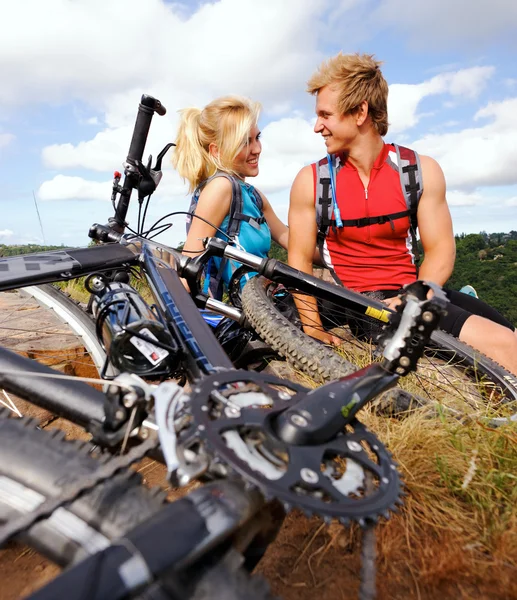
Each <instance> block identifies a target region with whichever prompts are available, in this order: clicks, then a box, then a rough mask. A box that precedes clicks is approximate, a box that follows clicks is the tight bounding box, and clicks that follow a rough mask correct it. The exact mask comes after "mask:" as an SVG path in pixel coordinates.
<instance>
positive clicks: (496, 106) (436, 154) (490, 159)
mask: <svg viewBox="0 0 517 600" xmlns="http://www.w3.org/2000/svg"><path fill="white" fill-rule="evenodd" d="M476 116H477V118H478V120H480V119H482V118H489V119H490V122H489V123H487V124H486V125H484V126H481V127H471V128H468V129H464V130H463V131H458V132H454V133H452V132H451V133H447V134H444V135H427V136H424V137H422V138H420V139H418V140H416V141H414V142H412V144H411V145H412V146H413V147H414V148H415V149H416V150H418V151H419V152H421V153H422V154H429V155H430V156H432V157H433V158H435V159H436V160H437V161H438V162H439V163H440V165H441V166H442V169H443V170H444V173H445V176H446V179H447V185H448V188H449V189H474V188H476V187H478V186H503V185H514V184H517V169H516V168H515V165H517V144H516V143H515V133H514V132H515V129H516V127H517V98H510V99H507V100H504V101H502V102H492V103H490V104H488V105H487V106H485V107H484V108H482V109H481V110H479V111H478V113H477V115H476Z"/></svg>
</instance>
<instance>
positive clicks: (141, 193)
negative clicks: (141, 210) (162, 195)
mask: <svg viewBox="0 0 517 600" xmlns="http://www.w3.org/2000/svg"><path fill="white" fill-rule="evenodd" d="M150 161H151V158H150V160H149V164H150ZM135 164H136V167H137V169H138V172H139V173H140V181H139V182H138V201H139V202H140V203H141V202H142V201H143V199H144V198H145V197H146V196H150V195H151V194H152V193H153V192H154V191H155V190H156V186H157V183H156V182H155V181H154V178H153V177H152V175H151V172H150V171H149V169H148V168H147V167H146V166H145V165H144V164H143V163H141V162H140V161H139V160H136V161H135ZM160 176H161V173H160Z"/></svg>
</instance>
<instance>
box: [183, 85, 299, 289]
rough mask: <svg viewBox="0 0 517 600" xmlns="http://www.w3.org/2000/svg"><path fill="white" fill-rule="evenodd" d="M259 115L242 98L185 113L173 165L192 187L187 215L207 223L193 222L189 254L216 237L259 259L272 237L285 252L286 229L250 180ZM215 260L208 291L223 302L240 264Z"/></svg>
mask: <svg viewBox="0 0 517 600" xmlns="http://www.w3.org/2000/svg"><path fill="white" fill-rule="evenodd" d="M259 113H260V104H259V103H258V102H253V101H252V100H249V99H248V98H243V97H239V96H224V97H222V98H217V99H216V100H213V101H212V102H210V104H207V106H205V108H203V109H202V110H201V109H198V108H186V109H184V110H182V111H181V120H180V125H179V129H178V136H177V140H176V150H175V152H174V156H173V160H172V162H173V166H174V167H175V168H176V170H177V171H178V173H179V174H180V175H181V176H182V177H183V178H184V179H185V180H187V181H188V182H189V184H190V192H192V193H193V196H192V202H191V205H190V210H189V212H193V213H194V214H195V215H197V216H199V217H202V219H205V220H206V221H204V220H201V219H200V218H195V217H193V218H189V220H188V223H187V232H188V234H187V240H186V242H185V246H184V249H183V252H184V253H185V254H188V255H189V256H195V255H196V254H198V253H200V252H202V251H203V246H202V242H201V240H202V239H203V238H206V237H212V236H216V237H220V238H221V239H224V240H225V241H227V240H228V236H230V237H232V238H233V239H234V241H235V243H236V244H237V245H238V246H240V247H241V248H242V249H243V250H246V251H247V252H251V253H253V254H255V255H257V256H261V257H266V256H267V253H268V252H269V249H270V246H271V238H273V240H275V241H276V242H277V243H278V244H280V245H281V246H282V247H283V248H287V241H288V232H289V230H288V228H287V227H286V226H285V225H284V224H283V223H282V222H281V221H280V219H279V218H278V217H277V216H276V214H275V212H274V210H273V208H272V207H271V204H270V203H269V202H268V200H267V198H266V197H265V196H264V194H262V193H261V192H260V191H259V190H257V189H256V188H255V187H253V186H252V185H250V184H249V183H247V181H246V179H247V178H248V177H256V176H257V175H258V173H259V159H260V153H261V151H262V144H261V142H260V130H259V128H258V117H259ZM207 221H208V222H207ZM216 228H219V229H220V230H221V231H222V232H224V233H221V232H220V231H218V230H217V229H216ZM211 261H212V264H209V265H208V266H207V273H206V275H207V276H206V280H205V290H207V291H208V289H209V290H210V293H211V295H212V296H213V297H214V298H219V299H220V298H221V297H222V294H223V291H224V289H225V287H226V286H227V285H228V283H229V281H230V279H231V277H232V275H233V273H234V272H235V270H236V269H237V268H238V267H239V263H236V262H235V261H230V260H226V259H216V258H213V259H211Z"/></svg>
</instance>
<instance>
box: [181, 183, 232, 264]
mask: <svg viewBox="0 0 517 600" xmlns="http://www.w3.org/2000/svg"><path fill="white" fill-rule="evenodd" d="M231 201H232V184H231V182H230V181H229V180H228V179H226V177H216V178H215V179H212V181H210V183H208V184H207V185H206V186H205V188H204V189H203V191H202V192H201V194H200V196H199V200H198V203H197V206H196V215H198V216H199V217H202V218H204V219H206V220H207V221H209V222H210V223H212V224H213V225H214V227H212V225H209V224H208V223H206V222H205V221H202V220H201V219H197V218H196V217H192V223H191V225H190V229H189V232H188V235H187V239H186V241H185V245H184V247H183V254H186V255H187V256H196V255H197V254H200V253H201V252H203V250H204V248H203V243H202V240H203V239H204V238H206V237H213V236H214V235H215V232H216V229H215V227H220V226H221V223H222V222H223V221H224V218H225V217H226V215H227V214H228V212H229V211H230V204H231Z"/></svg>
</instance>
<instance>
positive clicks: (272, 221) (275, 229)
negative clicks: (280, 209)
mask: <svg viewBox="0 0 517 600" xmlns="http://www.w3.org/2000/svg"><path fill="white" fill-rule="evenodd" d="M259 194H260V196H261V198H262V212H263V213H264V217H265V218H266V222H267V224H268V227H269V229H270V231H271V237H272V238H273V239H274V240H275V242H276V243H277V244H279V245H280V246H282V248H284V249H285V250H287V242H288V240H289V229H288V227H287V225H285V224H284V223H282V221H281V220H280V219H279V218H278V217H277V215H276V213H275V211H274V210H273V207H272V206H271V204H270V202H269V200H268V199H267V198H266V197H265V196H264V194H263V193H262V192H259Z"/></svg>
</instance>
